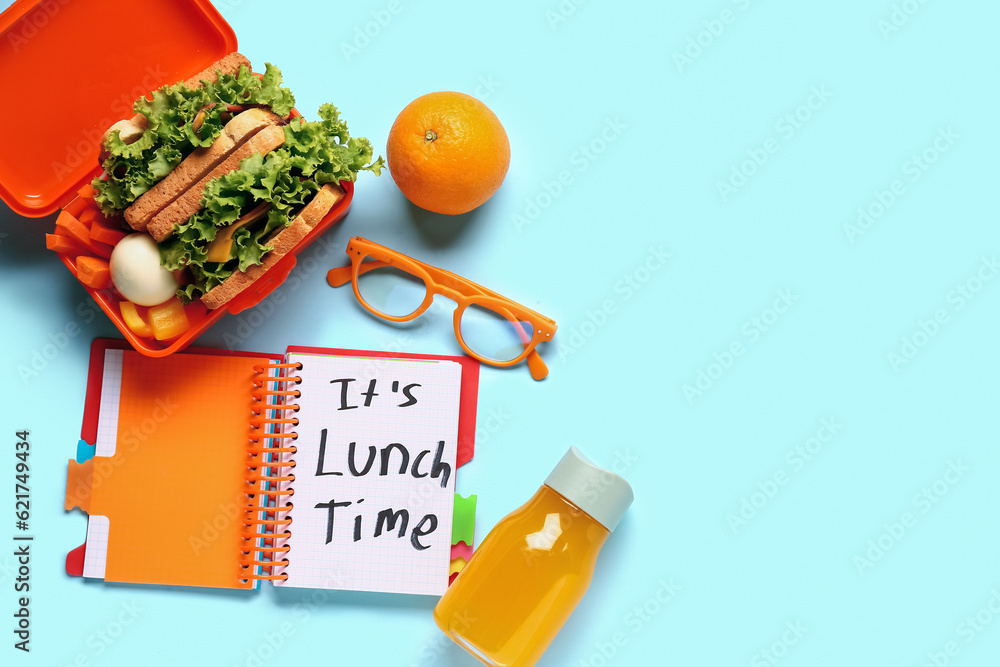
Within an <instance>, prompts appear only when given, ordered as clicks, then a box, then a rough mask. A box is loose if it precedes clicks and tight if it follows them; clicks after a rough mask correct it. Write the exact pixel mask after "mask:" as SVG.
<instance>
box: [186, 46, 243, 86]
mask: <svg viewBox="0 0 1000 667" xmlns="http://www.w3.org/2000/svg"><path fill="white" fill-rule="evenodd" d="M240 67H246V68H247V69H251V67H250V59H249V58H247V57H246V56H245V55H243V54H242V53H240V52H239V51H233V52H232V53H230V54H227V55H225V56H222V57H221V58H219V59H218V60H216V61H215V62H214V63H212V64H211V65H209V66H208V67H206V68H205V69H203V70H202V71H200V72H198V73H197V74H195V75H194V76H192V77H191V78H190V79H188V80H186V81H185V82H184V84H185V85H187V87H188V88H197V87H199V86H201V85H202V83H203V82H205V81H207V82H209V83H215V82H217V81H218V80H219V74H220V73H222V74H236V73H237V72H239V71H240Z"/></svg>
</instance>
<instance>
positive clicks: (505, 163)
mask: <svg viewBox="0 0 1000 667" xmlns="http://www.w3.org/2000/svg"><path fill="white" fill-rule="evenodd" d="M385 150H386V157H387V158H388V161H389V173H391V174H392V178H393V180H394V181H396V185H398V186H399V189H400V190H402V191H403V194H404V195H406V198H407V199H409V200H410V201H411V202H413V203H414V204H416V205H417V206H419V207H420V208H424V209H427V210H428V211H433V212H435V213H447V214H449V215H458V214H459V213H467V212H469V211H471V210H472V209H474V208H476V207H477V206H479V205H480V204H482V203H483V202H485V201H486V200H487V199H489V198H490V197H492V196H493V193H495V192H496V191H497V189H498V188H499V187H500V184H501V183H503V179H504V176H506V175H507V167H509V166H510V141H508V139H507V133H506V132H505V131H504V129H503V125H501V124H500V120H499V119H498V118H497V117H496V114H494V113H493V112H492V111H490V108H489V107H488V106H486V105H485V104H483V103H482V102H480V101H479V100H477V99H476V98H474V97H472V96H470V95H466V94H465V93H454V92H440V93H429V94H427V95H423V96H421V97H418V98H417V99H415V100H413V101H412V102H410V103H409V104H408V105H406V108H405V109H403V110H402V111H401V112H400V113H399V116H397V117H396V121H395V122H394V123H393V124H392V129H391V130H389V140H388V142H387V143H386V147H385Z"/></svg>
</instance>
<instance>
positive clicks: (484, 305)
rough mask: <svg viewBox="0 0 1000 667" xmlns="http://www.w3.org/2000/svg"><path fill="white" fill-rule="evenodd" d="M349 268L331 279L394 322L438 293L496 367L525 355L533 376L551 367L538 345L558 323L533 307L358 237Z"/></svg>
mask: <svg viewBox="0 0 1000 667" xmlns="http://www.w3.org/2000/svg"><path fill="white" fill-rule="evenodd" d="M347 254H348V256H349V257H350V258H351V265H350V266H341V267H337V268H335V269H330V271H329V273H327V276H326V279H327V281H328V282H329V283H330V284H331V285H333V286H334V287H340V286H341V285H345V284H347V282H348V281H350V282H351V283H352V284H353V286H354V295H355V296H356V297H357V298H358V301H359V302H360V303H361V305H362V306H364V307H365V308H366V309H368V310H369V311H370V312H371V313H372V314H374V315H378V316H379V317H381V318H384V319H387V320H389V321H390V322H409V321H410V320H413V319H415V318H416V317H417V316H419V315H420V314H421V313H423V312H424V311H426V310H427V308H429V307H430V305H431V303H432V302H433V301H434V295H435V294H440V295H442V296H445V297H448V298H449V299H451V300H453V301H454V302H455V303H456V304H458V307H457V308H456V309H455V316H454V322H455V337H456V338H457V339H458V343H459V345H461V346H462V349H463V350H465V352H466V353H467V354H468V355H469V356H472V357H475V358H476V359H478V360H480V361H482V362H483V363H486V364H490V365H492V366H501V367H503V366H513V365H514V364H517V363H520V362H522V361H524V360H525V359H527V360H528V369H529V370H530V371H531V377H533V378H535V379H536V380H541V379H543V378H544V377H545V376H546V375H548V374H549V369H548V367H547V366H546V365H545V362H544V361H543V360H542V357H541V355H539V354H538V352H537V351H536V350H535V347H536V346H537V345H538V344H539V343H541V342H544V341H549V340H552V336H554V335H555V333H556V328H557V327H556V323H555V322H554V321H553V320H550V319H549V318H547V317H545V316H543V315H539V314H538V313H536V312H535V311H533V310H531V309H530V308H525V307H524V306H522V305H521V304H519V303H517V302H514V301H511V300H510V299H508V298H507V297H504V296H501V295H499V294H497V293H496V292H494V291H492V290H488V289H486V288H485V287H483V286H481V285H477V284H476V283H474V282H472V281H471V280H467V279H465V278H463V277H462V276H459V275H456V274H454V273H452V272H450V271H445V270H444V269H439V268H437V267H434V266H431V265H429V264H424V263H423V262H420V261H417V260H415V259H413V258H412V257H407V256H406V255H404V254H402V253H398V252H396V251H395V250H392V249H391V248H386V247H385V246H383V245H379V244H378V243H374V242H372V241H369V240H367V239H363V238H361V237H359V236H355V237H353V238H352V239H351V240H350V241H349V242H348V244H347Z"/></svg>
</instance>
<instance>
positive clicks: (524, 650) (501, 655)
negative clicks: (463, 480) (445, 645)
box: [434, 447, 633, 667]
mask: <svg viewBox="0 0 1000 667" xmlns="http://www.w3.org/2000/svg"><path fill="white" fill-rule="evenodd" d="M632 498H633V496H632V487H630V486H629V484H628V482H626V481H625V480H624V479H622V478H621V477H620V476H618V475H616V474H614V473H612V472H608V471H607V470H603V469H601V468H598V467H597V466H595V465H594V464H593V463H591V462H590V461H589V460H587V459H586V457H584V456H583V454H581V453H580V451H579V450H578V449H577V448H576V447H571V448H570V450H569V451H568V452H567V453H566V455H565V456H563V458H562V460H560V461H559V463H558V465H556V467H555V469H553V471H552V473H551V474H550V475H549V476H548V478H546V480H545V483H544V484H543V485H542V486H541V488H539V489H538V491H537V492H536V493H535V495H534V496H533V497H532V498H531V500H529V501H528V502H527V503H525V504H524V505H522V506H521V507H519V508H518V509H516V510H514V511H513V512H511V513H510V514H508V515H507V516H506V517H504V518H503V519H501V520H500V523H498V524H497V525H496V526H495V527H494V528H493V530H492V531H490V534H489V535H487V536H486V539H485V540H483V543H482V545H481V546H480V547H479V548H478V549H477V550H476V552H475V553H474V554H473V556H472V558H471V559H470V560H469V563H468V564H467V565H466V566H465V568H464V569H463V570H462V571H461V572H460V573H459V575H458V577H457V578H456V579H455V581H454V583H452V585H451V587H450V588H449V589H448V591H447V592H446V593H445V594H444V597H442V598H441V600H440V602H438V604H437V607H435V609H434V620H435V622H436V623H437V625H438V627H439V628H441V630H442V631H444V633H445V634H447V635H448V636H449V637H451V639H453V640H454V641H455V642H456V643H458V644H459V645H460V646H462V647H463V648H465V649H466V650H467V651H469V652H470V653H472V654H473V655H474V656H476V657H477V658H478V659H479V660H480V661H481V662H482V663H483V664H486V665H492V666H495V667H515V666H516V667H522V666H525V667H526V666H529V665H534V664H535V663H536V662H537V661H538V659H539V658H541V656H542V654H543V653H544V652H545V649H547V648H548V646H549V644H550V643H551V642H552V640H553V639H554V638H555V636H556V634H557V633H558V632H559V630H560V628H562V626H563V624H564V623H565V622H566V620H567V619H568V618H569V616H570V614H571V613H572V612H573V609H574V608H575V607H576V605H577V603H579V601H580V599H581V598H583V594H584V593H586V592H587V588H588V587H589V586H590V580H591V577H592V576H593V572H594V564H595V562H596V561H597V554H598V553H599V552H600V550H601V547H602V546H603V545H604V541H605V540H606V539H607V538H608V535H609V534H610V532H611V531H612V530H614V529H615V526H617V525H618V522H619V521H620V520H621V518H622V516H623V515H624V514H625V511H626V510H627V509H628V507H629V505H631V504H632Z"/></svg>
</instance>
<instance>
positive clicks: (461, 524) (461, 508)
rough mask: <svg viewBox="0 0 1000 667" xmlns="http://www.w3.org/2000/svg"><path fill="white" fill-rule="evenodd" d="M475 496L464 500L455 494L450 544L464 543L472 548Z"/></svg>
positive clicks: (474, 526)
mask: <svg viewBox="0 0 1000 667" xmlns="http://www.w3.org/2000/svg"><path fill="white" fill-rule="evenodd" d="M477 499H478V497H477V496H476V495H475V494H472V495H470V496H469V497H468V498H465V497H463V496H461V495H459V494H457V493H456V494H455V518H454V522H453V523H452V525H451V543H452V544H458V543H459V542H465V543H466V544H468V545H469V546H470V547H471V546H472V538H473V536H474V535H475V533H476V500H477Z"/></svg>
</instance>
